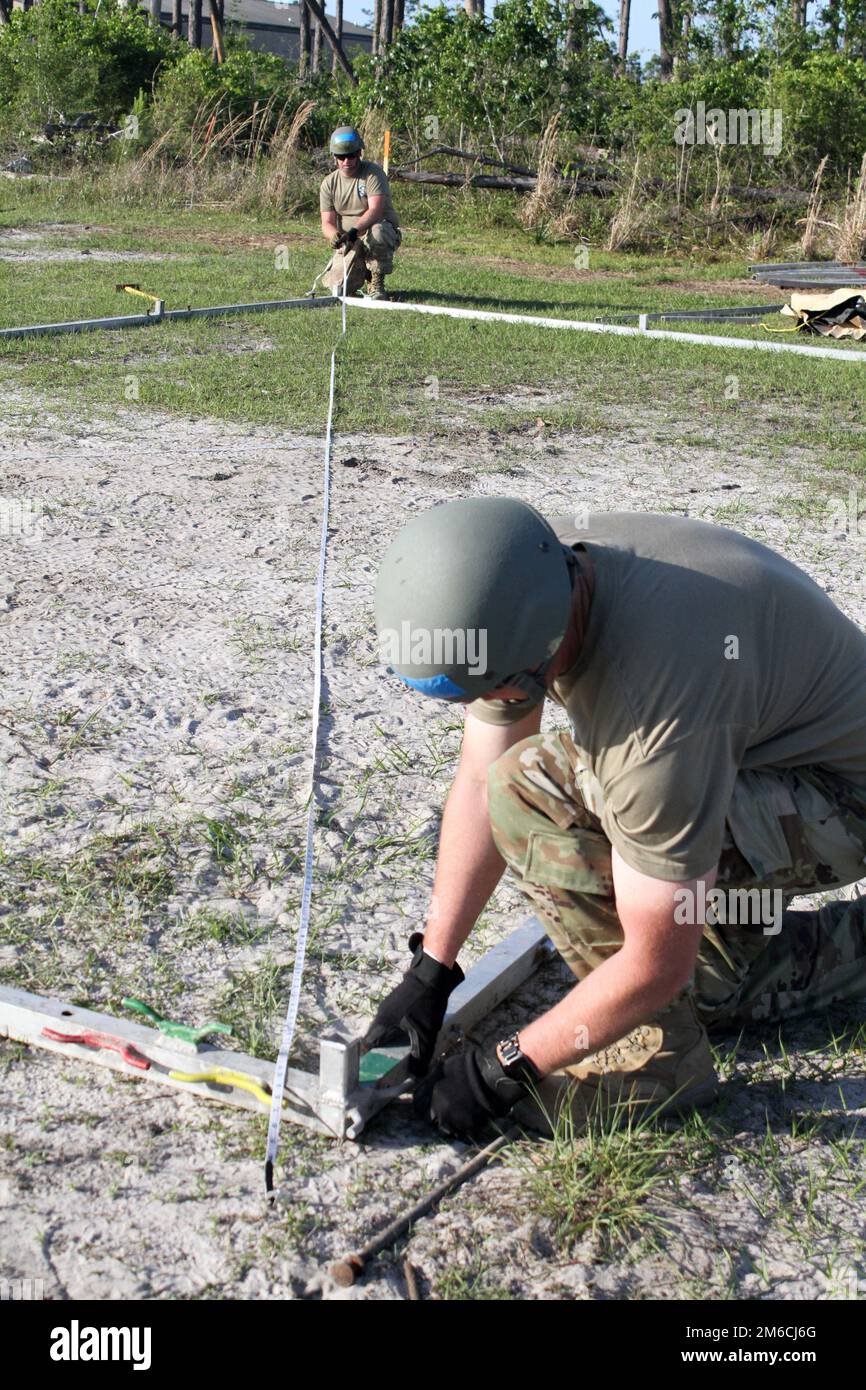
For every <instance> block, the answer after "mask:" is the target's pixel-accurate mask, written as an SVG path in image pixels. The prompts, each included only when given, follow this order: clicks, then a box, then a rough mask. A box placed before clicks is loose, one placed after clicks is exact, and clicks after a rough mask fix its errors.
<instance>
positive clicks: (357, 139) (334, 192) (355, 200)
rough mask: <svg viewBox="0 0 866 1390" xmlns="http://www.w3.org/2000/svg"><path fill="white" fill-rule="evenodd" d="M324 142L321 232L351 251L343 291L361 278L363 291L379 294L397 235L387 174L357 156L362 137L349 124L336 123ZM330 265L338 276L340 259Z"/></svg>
mask: <svg viewBox="0 0 866 1390" xmlns="http://www.w3.org/2000/svg"><path fill="white" fill-rule="evenodd" d="M328 148H329V150H330V152H331V154H332V155H333V156H334V159H335V160H336V161H337V167H336V169H335V170H334V171H333V173H330V174H328V176H327V178H325V179H323V180H322V186H321V188H320V190H319V210H320V213H321V218H322V235H323V236H324V237H325V238H326V239H327V240H328V242H329V243H330V245H331V247H332V248H333V250H334V251H336V252H341V253H342V254H343V256H346V257H347V259H348V256H347V253H348V252H349V251H353V252H354V255H353V257H352V266H351V270H350V277H349V281H348V284H347V292H349V293H357V290H358V288H360V285H362V284H363V283H364V282H365V281H367V282H368V283H369V289H368V290H367V297H368V298H370V299H385V298H387V296H386V294H385V276H386V275H390V274H391V272H392V271H393V269H394V252H395V251H396V250H397V247H398V246H399V245H400V242H401V241H402V237H401V235H400V219H399V218H398V216H397V214H396V212H395V211H394V206H393V204H392V202H391V189H390V186H389V184H388V176H387V174H386V173H385V170H384V169H383V168H382V167H381V165H379V164H374V163H373V161H372V160H370V159H362V158H361V151H362V150H363V148H364V141H363V140H362V139H361V136H360V135H359V134H358V132H357V130H355V128H354V126H338V127H337V129H336V130H335V131H334V133H333V135H332V136H331V139H330V143H329V146H328ZM334 268H335V270H339V273H340V279H342V263H340V264H339V265H335V267H334Z"/></svg>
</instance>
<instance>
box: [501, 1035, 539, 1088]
mask: <svg viewBox="0 0 866 1390" xmlns="http://www.w3.org/2000/svg"><path fill="white" fill-rule="evenodd" d="M496 1058H497V1061H498V1062H499V1065H500V1066H501V1067H502V1070H503V1071H504V1072H505V1075H506V1076H507V1077H508V1079H509V1081H523V1082H527V1081H528V1082H529V1083H530V1084H532V1085H535V1084H536V1083H537V1082H538V1081H540V1080H541V1072H540V1071H539V1070H538V1068H537V1067H536V1066H535V1063H534V1062H530V1060H529V1058H528V1057H527V1056H526V1054H525V1053H524V1052H521V1050H520V1043H519V1041H518V1035H517V1033H509V1035H508V1037H507V1038H500V1040H499V1042H498V1043H497V1044H496Z"/></svg>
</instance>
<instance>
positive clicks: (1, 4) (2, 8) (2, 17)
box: [0, 0, 11, 24]
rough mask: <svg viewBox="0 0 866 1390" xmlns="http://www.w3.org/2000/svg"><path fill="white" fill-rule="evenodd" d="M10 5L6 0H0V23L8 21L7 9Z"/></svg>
mask: <svg viewBox="0 0 866 1390" xmlns="http://www.w3.org/2000/svg"><path fill="white" fill-rule="evenodd" d="M10 8H11V6H10V4H9V3H8V0H0V24H8V23H9V10H10Z"/></svg>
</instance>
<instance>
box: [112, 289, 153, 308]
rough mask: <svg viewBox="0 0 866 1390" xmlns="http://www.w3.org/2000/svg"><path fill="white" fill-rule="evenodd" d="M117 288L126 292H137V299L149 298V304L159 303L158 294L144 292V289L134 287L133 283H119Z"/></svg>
mask: <svg viewBox="0 0 866 1390" xmlns="http://www.w3.org/2000/svg"><path fill="white" fill-rule="evenodd" d="M118 288H120V289H123V290H125V291H126V293H127V294H137V295H138V297H139V299H149V300H150V302H151V304H158V303H159V295H156V294H146V293H145V291H144V290H139V289H136V287H135V285H121V286H119V287H118Z"/></svg>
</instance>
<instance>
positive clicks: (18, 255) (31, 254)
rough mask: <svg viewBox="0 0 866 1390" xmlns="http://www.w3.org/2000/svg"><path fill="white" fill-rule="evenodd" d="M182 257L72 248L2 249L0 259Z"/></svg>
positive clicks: (113, 260)
mask: <svg viewBox="0 0 866 1390" xmlns="http://www.w3.org/2000/svg"><path fill="white" fill-rule="evenodd" d="M180 259H181V257H180V256H178V255H175V254H174V252H172V251H74V250H72V248H68V249H63V248H58V249H56V250H52V251H49V250H45V251H38V250H37V251H4V250H2V249H0V261H26V262H28V263H30V264H33V263H34V262H36V261H44V262H50V261H75V262H79V263H80V262H82V261H100V262H102V263H103V264H104V265H116V264H118V263H119V262H125V261H177V260H180Z"/></svg>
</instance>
